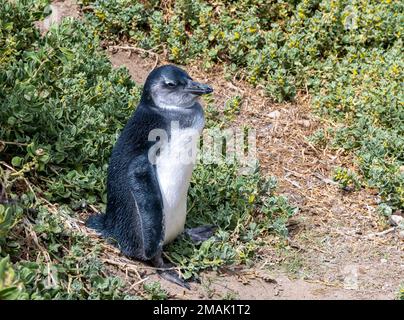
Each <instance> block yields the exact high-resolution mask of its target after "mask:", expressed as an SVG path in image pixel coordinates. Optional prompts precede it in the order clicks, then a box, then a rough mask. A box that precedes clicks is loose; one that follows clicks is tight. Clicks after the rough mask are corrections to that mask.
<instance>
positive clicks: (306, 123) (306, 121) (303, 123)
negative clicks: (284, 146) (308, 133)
mask: <svg viewBox="0 0 404 320" xmlns="http://www.w3.org/2000/svg"><path fill="white" fill-rule="evenodd" d="M298 123H299V124H300V125H301V126H303V127H305V128H310V121H309V120H299V121H298Z"/></svg>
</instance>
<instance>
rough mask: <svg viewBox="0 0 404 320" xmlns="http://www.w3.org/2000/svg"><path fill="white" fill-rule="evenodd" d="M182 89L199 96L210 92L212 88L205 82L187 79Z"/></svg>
mask: <svg viewBox="0 0 404 320" xmlns="http://www.w3.org/2000/svg"><path fill="white" fill-rule="evenodd" d="M184 91H185V92H189V93H192V94H195V95H198V96H200V95H203V94H208V93H212V92H213V89H212V87H211V86H208V85H207V84H203V83H199V82H195V81H192V80H189V81H188V82H187V84H186V85H185V88H184Z"/></svg>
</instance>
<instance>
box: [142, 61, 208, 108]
mask: <svg viewBox="0 0 404 320" xmlns="http://www.w3.org/2000/svg"><path fill="white" fill-rule="evenodd" d="M211 92H213V89H212V88H211V87H210V86H208V85H207V84H202V83H199V82H195V81H193V80H192V78H191V77H190V76H189V75H188V74H187V73H186V72H185V71H184V70H182V69H181V68H178V67H176V66H174V65H165V66H162V67H159V68H156V69H154V70H153V71H152V72H151V73H150V74H149V76H148V77H147V79H146V82H145V85H144V88H143V95H142V99H147V100H150V99H152V100H153V103H154V105H155V106H157V107H158V108H163V109H178V108H190V107H192V106H193V105H194V104H195V102H196V101H197V100H198V98H199V96H201V95H203V94H208V93H211Z"/></svg>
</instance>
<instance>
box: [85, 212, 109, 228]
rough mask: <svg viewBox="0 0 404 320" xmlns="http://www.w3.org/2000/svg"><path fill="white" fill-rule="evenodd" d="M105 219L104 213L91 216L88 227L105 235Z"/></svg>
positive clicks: (87, 223)
mask: <svg viewBox="0 0 404 320" xmlns="http://www.w3.org/2000/svg"><path fill="white" fill-rule="evenodd" d="M105 217H106V215H105V214H103V213H101V214H96V215H92V216H89V217H88V219H87V221H86V227H88V228H91V229H94V230H96V231H98V232H99V233H103V231H104V228H105Z"/></svg>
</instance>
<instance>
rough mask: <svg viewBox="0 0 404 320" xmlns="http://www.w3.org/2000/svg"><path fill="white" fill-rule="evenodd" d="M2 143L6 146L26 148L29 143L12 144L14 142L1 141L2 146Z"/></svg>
mask: <svg viewBox="0 0 404 320" xmlns="http://www.w3.org/2000/svg"><path fill="white" fill-rule="evenodd" d="M1 143H4V144H12V145H16V146H19V147H26V146H28V143H22V142H12V141H3V140H0V144H1Z"/></svg>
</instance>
